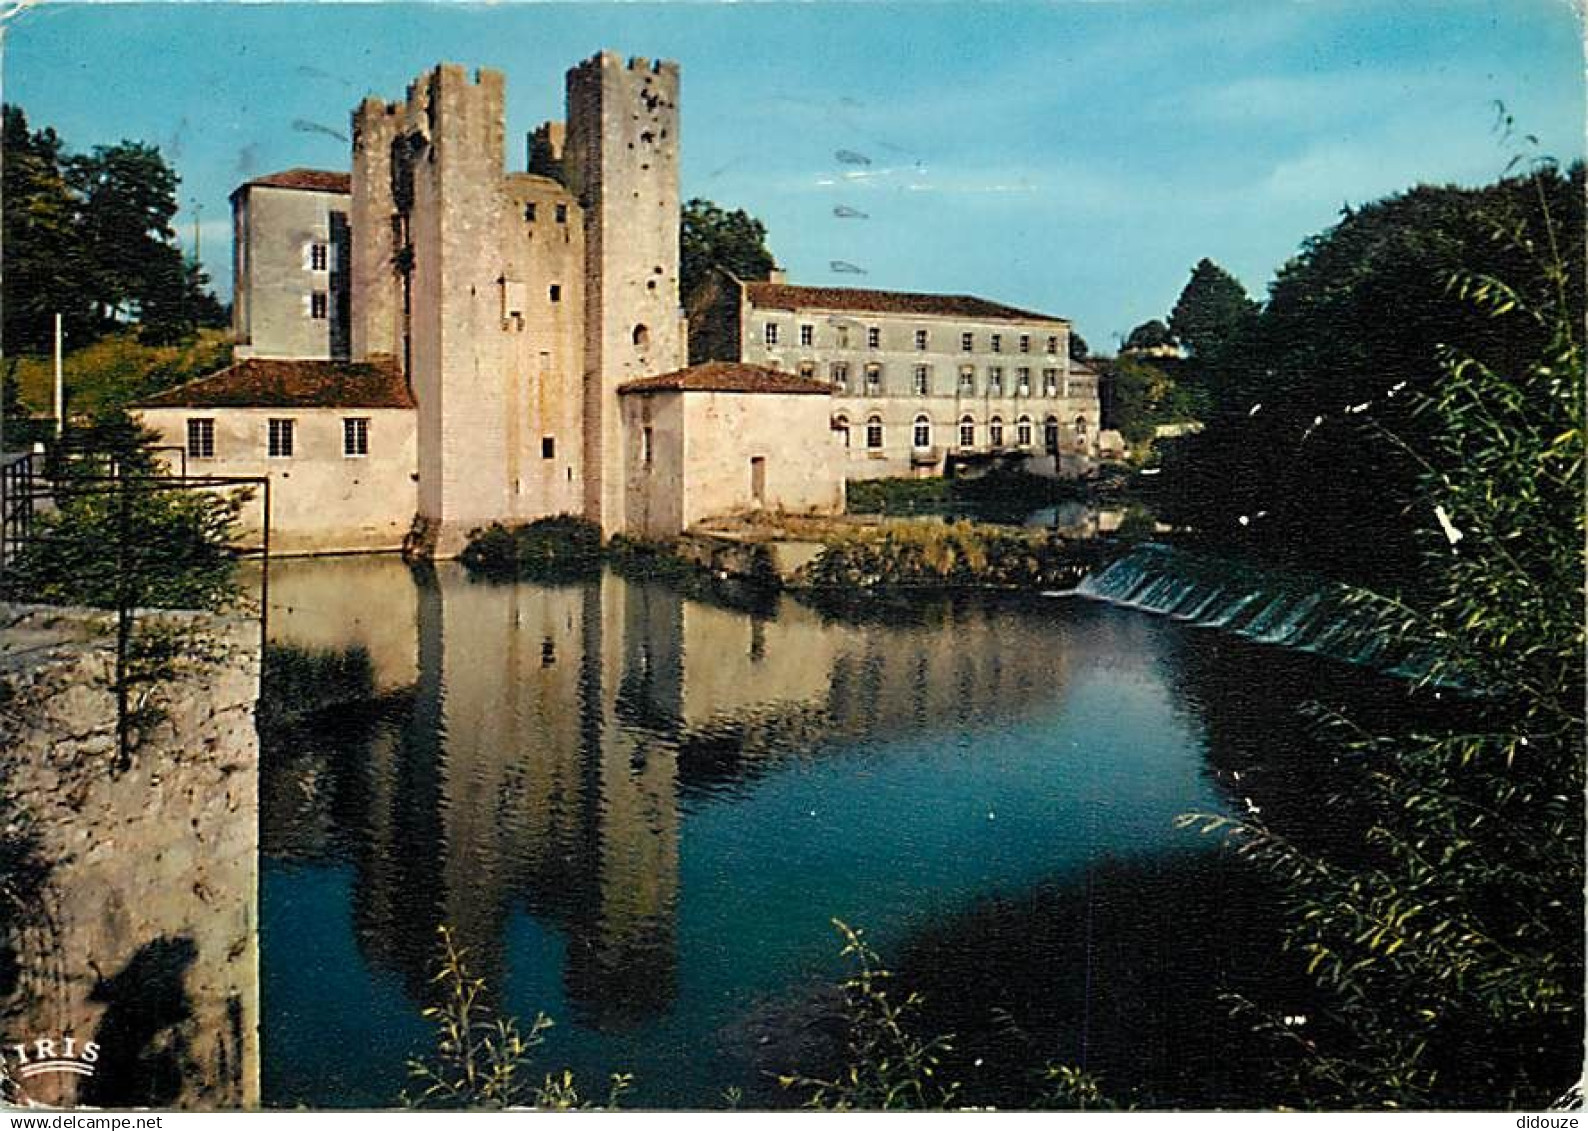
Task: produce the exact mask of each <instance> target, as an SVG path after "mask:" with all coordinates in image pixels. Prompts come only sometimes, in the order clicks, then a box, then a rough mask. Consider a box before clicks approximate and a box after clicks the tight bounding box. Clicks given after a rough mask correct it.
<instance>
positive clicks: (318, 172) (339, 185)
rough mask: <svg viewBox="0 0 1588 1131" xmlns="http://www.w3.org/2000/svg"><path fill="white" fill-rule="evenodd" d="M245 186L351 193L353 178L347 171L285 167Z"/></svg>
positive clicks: (257, 178)
mask: <svg viewBox="0 0 1588 1131" xmlns="http://www.w3.org/2000/svg"><path fill="white" fill-rule="evenodd" d="M244 187H252V188H286V189H303V190H305V191H307V192H340V193H350V192H352V191H353V178H352V176H351V175H349V174H347V173H338V172H334V171H333V170H330V169H283V170H282V171H281V172H279V173H267V174H266V175H265V176H263V177H255V178H254V179H253V180H251V181H249V182H248V183H247V185H245V186H244Z"/></svg>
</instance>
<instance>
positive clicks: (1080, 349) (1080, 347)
mask: <svg viewBox="0 0 1588 1131" xmlns="http://www.w3.org/2000/svg"><path fill="white" fill-rule="evenodd" d="M1091 353H1092V347H1091V346H1089V345H1087V344H1086V339H1085V338H1083V337H1081V335H1079V334H1077V333H1076V332H1075V331H1074V330H1071V331H1070V360H1071V361H1085V360H1086V359H1087V358H1088V357H1089V356H1091Z"/></svg>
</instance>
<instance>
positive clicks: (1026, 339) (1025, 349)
mask: <svg viewBox="0 0 1588 1131" xmlns="http://www.w3.org/2000/svg"><path fill="white" fill-rule="evenodd" d="M1020 352H1021V353H1030V352H1031V335H1030V334H1021V335H1020Z"/></svg>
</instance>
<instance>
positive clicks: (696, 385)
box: [618, 361, 833, 396]
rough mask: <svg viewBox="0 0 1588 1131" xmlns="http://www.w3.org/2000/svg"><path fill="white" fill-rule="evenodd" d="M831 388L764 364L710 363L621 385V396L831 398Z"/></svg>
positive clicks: (619, 390) (619, 388) (619, 387)
mask: <svg viewBox="0 0 1588 1131" xmlns="http://www.w3.org/2000/svg"><path fill="white" fill-rule="evenodd" d="M832 391H833V390H832V388H831V386H828V385H824V384H822V383H821V382H820V381H812V380H811V379H810V378H808V377H798V376H796V375H794V374H793V373H784V372H782V371H781V370H778V369H768V368H767V367H766V366H764V365H746V364H744V363H743V362H738V361H708V362H706V363H705V364H704V365H691V366H690V367H689V368H688V369H680V370H678V371H677V372H674V373H663V374H661V375H660V376H659V377H643V378H641V379H640V380H638V381H630V382H629V383H628V384H626V385H619V386H618V392H619V393H666V392H685V393H793V394H808V395H811V396H831V395H832Z"/></svg>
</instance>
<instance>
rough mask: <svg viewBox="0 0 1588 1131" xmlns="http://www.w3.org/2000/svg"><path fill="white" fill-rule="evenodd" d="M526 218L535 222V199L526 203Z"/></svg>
mask: <svg viewBox="0 0 1588 1131" xmlns="http://www.w3.org/2000/svg"><path fill="white" fill-rule="evenodd" d="M524 219H525V220H527V221H528V222H529V223H531V224H533V223H534V222H535V202H534V201H533V200H532V201H530V202H529V203H528V204H526V205H524Z"/></svg>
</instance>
